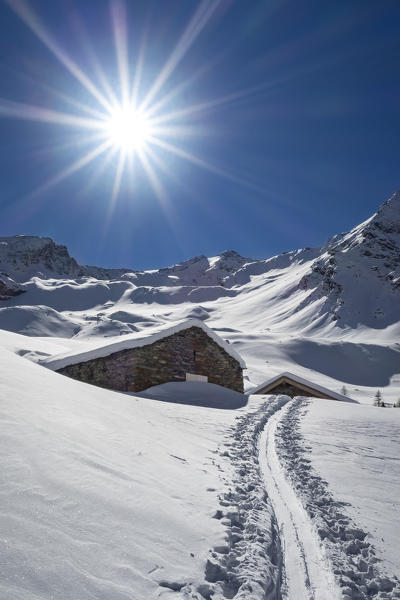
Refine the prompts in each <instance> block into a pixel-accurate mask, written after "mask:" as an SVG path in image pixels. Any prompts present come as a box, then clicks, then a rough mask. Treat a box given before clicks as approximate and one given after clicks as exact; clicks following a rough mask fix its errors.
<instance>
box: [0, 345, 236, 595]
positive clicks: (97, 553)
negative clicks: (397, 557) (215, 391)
mask: <svg viewBox="0 0 400 600" xmlns="http://www.w3.org/2000/svg"><path fill="white" fill-rule="evenodd" d="M0 362H1V365H2V367H1V371H0V417H1V418H0V423H1V424H0V446H1V448H0V463H1V466H0V468H1V472H2V478H1V484H0V485H1V487H0V504H1V510H0V515H1V517H0V521H1V531H2V535H1V541H0V562H1V564H2V577H1V580H0V597H2V598H7V600H50V598H56V599H57V600H71V598H79V600H89V599H90V600H93V598H96V600H109V599H110V598H113V600H128V599H129V600H132V599H133V600H143V599H145V598H146V599H147V598H152V597H157V598H158V597H162V596H161V595H160V594H162V593H164V592H165V593H169V592H171V589H174V587H175V589H178V588H179V586H181V587H183V586H184V585H185V584H186V583H187V582H193V581H196V580H202V578H203V570H204V564H205V561H206V557H207V552H208V549H209V545H210V544H212V545H213V546H220V545H223V544H224V543H225V537H224V535H225V528H224V526H223V524H222V523H221V522H220V521H219V520H218V519H213V518H212V516H213V515H214V514H215V510H216V506H217V505H218V499H217V495H218V494H219V493H221V494H222V493H223V492H224V485H223V483H222V482H221V479H220V477H219V471H218V468H217V467H216V465H215V464H213V457H214V455H215V452H216V451H217V446H218V444H219V442H220V439H221V437H222V436H223V434H224V432H225V431H226V428H227V427H229V426H230V425H231V424H232V422H233V420H234V418H235V411H229V410H218V409H208V408H205V407H197V406H185V405H179V404H171V403H166V402H158V401H155V400H150V399H140V398H135V397H133V396H130V395H125V394H119V393H114V392H109V391H107V390H102V389H99V388H96V387H94V386H90V385H85V384H83V383H80V382H77V381H73V380H71V379H67V378H64V377H62V376H61V375H58V374H55V373H53V372H51V371H49V370H47V369H44V368H43V367H40V366H38V365H35V364H33V363H31V362H30V361H27V360H25V359H24V358H21V357H18V356H16V355H14V354H13V353H11V352H8V351H6V350H3V349H1V351H0ZM182 385H187V386H188V387H187V390H188V391H187V393H188V395H189V396H190V395H192V396H195V389H194V388H195V387H196V386H195V384H182ZM193 385H194V388H193ZM200 385H207V384H200ZM228 393H229V391H228ZM224 460H226V459H224V458H223V457H222V458H221V461H224ZM162 582H163V585H164V587H163V586H161V587H160V585H159V584H160V583H162ZM165 585H167V586H171V587H165ZM171 593H172V592H171Z"/></svg>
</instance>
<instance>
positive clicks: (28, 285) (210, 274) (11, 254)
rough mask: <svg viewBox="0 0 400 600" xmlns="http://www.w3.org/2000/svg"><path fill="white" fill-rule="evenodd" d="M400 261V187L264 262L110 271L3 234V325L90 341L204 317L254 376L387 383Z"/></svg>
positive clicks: (231, 257)
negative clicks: (327, 233)
mask: <svg viewBox="0 0 400 600" xmlns="http://www.w3.org/2000/svg"><path fill="white" fill-rule="evenodd" d="M399 258H400V192H397V193H395V194H394V195H393V196H392V197H391V198H390V199H389V200H388V201H387V202H385V203H384V204H383V205H382V206H381V207H380V208H379V210H378V212H377V213H376V214H374V215H373V216H372V217H371V218H370V219H368V220H367V221H365V222H364V223H361V224H360V225H358V226H357V227H355V228H354V229H352V230H351V231H350V232H348V233H342V234H339V235H336V236H334V237H333V238H331V239H330V240H328V242H327V243H326V244H325V245H324V246H322V247H321V248H304V249H301V250H296V251H293V252H286V253H284V254H280V255H278V256H274V257H272V258H269V259H265V260H254V259H251V258H246V257H243V256H240V255H239V254H238V253H237V252H235V251H232V250H231V251H226V252H223V253H222V254H220V255H218V256H215V257H212V258H207V257H206V256H197V257H195V258H192V259H189V260H187V261H184V262H182V263H179V264H177V265H173V266H170V267H167V268H162V269H155V270H150V271H135V270H130V269H104V268H100V267H91V266H83V265H79V264H78V263H77V261H76V260H75V259H74V258H72V257H71V256H70V255H69V253H68V250H67V249H66V247H65V246H59V245H57V244H55V243H54V242H53V241H52V240H51V239H49V238H39V237H32V236H15V237H8V238H1V239H0V272H1V273H2V280H1V282H0V284H2V286H3V287H2V288H0V297H1V298H2V299H3V300H2V302H1V305H0V328H3V329H6V330H9V331H13V332H17V333H23V334H26V335H31V336H53V337H61V338H65V339H66V340H67V339H70V340H71V343H74V342H78V341H79V342H80V343H84V342H85V343H90V341H91V340H92V339H93V338H97V337H112V336H120V335H125V334H129V333H131V332H132V331H138V330H140V329H143V328H145V327H152V326H154V325H157V324H159V323H163V322H168V321H174V320H178V319H182V318H189V317H195V318H200V319H204V320H207V322H208V324H209V325H210V326H211V327H213V328H215V329H216V330H219V331H220V332H221V331H222V332H224V333H223V335H224V336H225V337H226V338H227V339H228V340H229V341H230V342H231V343H235V344H238V349H239V350H240V351H241V352H242V353H243V354H244V355H245V358H249V357H252V360H250V361H247V362H250V363H252V364H253V366H255V365H258V366H257V369H256V370H255V371H253V372H251V371H250V372H249V378H250V380H251V381H252V382H253V383H259V382H260V381H262V378H263V375H264V374H265V377H264V378H267V377H268V376H272V375H274V374H275V372H276V371H278V370H289V371H293V370H296V369H297V370H298V372H299V374H300V375H304V376H306V377H307V376H309V375H310V373H309V370H310V369H311V370H313V371H317V372H319V373H321V372H322V373H324V374H325V375H326V376H330V377H334V378H335V379H338V378H339V379H340V377H339V374H341V378H342V380H343V381H344V382H345V383H353V384H356V385H363V384H366V385H379V386H384V385H388V383H389V381H390V380H391V377H392V375H393V373H395V372H396V370H395V365H396V364H400V360H399V359H400V353H399V346H398V339H399V335H400V261H399ZM22 292H23V293H22ZM16 294H17V295H16ZM250 338H251V339H252V343H249V339H250ZM265 361H267V363H268V370H267V372H266V369H265V364H266V362H265ZM338 365H339V366H338ZM378 365H379V373H380V374H379V376H378V375H376V376H373V375H372V373H374V372H375V373H377V372H378V371H377V369H376V367H377V366H378ZM397 370H399V369H397ZM307 371H308V372H307ZM323 383H325V384H329V381H325V382H322V381H321V384H323Z"/></svg>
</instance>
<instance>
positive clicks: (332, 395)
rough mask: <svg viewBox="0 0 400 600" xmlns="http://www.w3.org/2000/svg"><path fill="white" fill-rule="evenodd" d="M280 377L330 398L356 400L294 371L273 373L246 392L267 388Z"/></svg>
mask: <svg viewBox="0 0 400 600" xmlns="http://www.w3.org/2000/svg"><path fill="white" fill-rule="evenodd" d="M281 379H288V380H290V381H292V382H293V383H299V384H300V385H304V386H306V387H308V388H311V389H312V390H315V391H316V392H320V393H321V394H324V395H326V396H329V397H330V398H334V399H335V400H341V401H342V402H356V401H355V400H352V399H351V398H348V397H347V396H344V395H343V394H338V393H337V392H333V391H332V390H329V389H328V388H326V387H323V386H322V385H318V384H317V383H314V382H313V381H310V380H308V379H304V378H303V377H299V375H295V374H294V373H290V372H289V371H284V372H283V373H279V375H275V377H272V378H271V379H267V381H264V382H263V383H261V384H260V385H258V386H257V387H255V388H253V389H251V390H249V391H248V392H247V394H248V395H250V394H257V393H259V392H260V391H261V390H263V389H264V388H268V387H270V386H273V384H274V383H278V382H279V381H280V380H281Z"/></svg>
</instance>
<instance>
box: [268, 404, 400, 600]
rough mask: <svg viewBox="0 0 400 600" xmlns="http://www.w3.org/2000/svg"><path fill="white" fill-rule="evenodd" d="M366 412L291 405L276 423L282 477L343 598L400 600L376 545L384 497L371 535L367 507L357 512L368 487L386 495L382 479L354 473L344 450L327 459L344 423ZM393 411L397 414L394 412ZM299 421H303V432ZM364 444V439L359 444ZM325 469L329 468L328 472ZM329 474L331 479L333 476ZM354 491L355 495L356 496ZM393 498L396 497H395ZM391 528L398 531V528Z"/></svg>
mask: <svg viewBox="0 0 400 600" xmlns="http://www.w3.org/2000/svg"><path fill="white" fill-rule="evenodd" d="M331 405H332V406H331ZM366 409H367V407H363V406H357V405H350V404H347V403H346V404H339V403H336V402H332V401H329V400H320V399H307V398H301V397H299V398H296V399H295V400H294V402H293V403H292V407H291V410H288V411H287V412H286V414H284V415H283V417H282V419H281V420H280V423H279V424H278V428H277V436H276V448H277V454H278V457H279V460H280V461H281V463H282V465H283V466H284V468H285V472H286V477H287V478H288V479H289V480H290V482H291V484H292V486H293V488H294V490H295V492H296V495H297V497H298V498H299V499H300V500H301V502H302V505H303V506H304V508H305V509H306V511H307V513H308V515H309V516H310V517H311V518H312V520H313V523H314V525H315V527H316V528H317V531H318V534H319V537H320V540H321V541H322V542H323V545H324V546H325V548H326V552H327V556H328V557H329V559H330V561H331V563H332V566H333V571H334V573H335V575H336V578H337V580H338V582H339V584H340V586H341V591H342V595H343V598H344V600H367V599H370V598H373V599H374V600H378V599H382V598H385V599H388V598H390V599H394V598H400V582H399V580H398V579H397V577H396V571H394V572H390V571H391V570H390V568H389V569H388V566H389V565H388V562H387V560H385V557H384V556H383V554H382V553H381V552H380V551H379V549H378V547H377V545H376V542H377V541H378V535H379V536H381V535H382V533H383V531H384V530H385V528H387V527H388V516H389V515H388V512H387V511H386V500H387V499H386V498H383V499H382V500H381V502H380V509H381V511H382V520H381V525H382V526H383V527H382V528H380V529H379V528H377V529H376V531H375V535H374V534H373V535H371V534H370V530H369V529H368V519H366V518H365V516H366V515H368V510H367V508H366V506H364V507H362V502H361V505H360V508H362V510H357V497H359V498H360V497H361V496H365V497H366V498H368V497H371V490H370V486H371V485H372V487H373V488H375V489H376V487H377V486H378V487H380V484H382V486H381V487H380V490H381V493H382V490H385V492H384V493H385V494H386V489H385V485H384V481H383V479H381V481H380V480H379V477H368V474H367V475H366V476H365V475H364V473H365V471H363V470H362V468H360V465H359V468H358V470H357V472H356V471H355V470H352V468H351V467H350V468H349V460H350V461H351V457H350V458H349V457H347V456H345V453H344V451H343V449H342V450H338V456H337V457H336V459H335V460H334V464H333V462H332V459H331V457H330V453H331V452H332V451H333V453H336V450H335V449H336V448H338V449H340V448H341V442H342V439H343V436H346V433H345V432H346V425H345V423H347V425H348V424H349V423H351V422H352V417H353V419H357V420H358V419H361V421H362V420H363V414H364V413H365V411H366ZM376 410H379V409H376ZM380 410H388V411H389V410H391V409H380ZM314 411H315V412H314ZM392 411H393V412H395V409H392ZM329 414H333V415H335V414H336V416H337V417H338V415H339V414H340V415H341V417H340V418H341V419H343V424H342V425H341V424H340V423H339V419H338V420H337V421H336V423H335V424H334V425H333V426H331V427H329V426H326V422H327V421H328V422H329V418H327V415H329ZM302 419H305V421H304V422H305V423H306V426H305V428H304V425H303V423H302ZM307 421H308V424H307ZM310 422H311V423H315V425H316V426H318V427H320V429H319V430H318V436H316V437H315V438H314V439H313V438H312V435H310V434H309V433H308V432H307V427H309V426H310ZM367 422H368V423H369V425H371V423H370V422H369V421H367ZM353 423H354V422H353ZM342 426H343V431H342V430H341V427H342ZM304 431H305V433H303V432H304ZM357 438H358V436H357V432H356V431H354V432H353V434H352V441H351V444H352V446H353V445H354V448H357V447H358V446H359V444H360V442H361V439H360V438H358V439H357ZM365 442H366V439H365V438H364V439H363V440H362V443H365ZM321 448H322V450H321ZM392 449H393V447H392ZM318 457H319V458H318ZM368 460H370V459H367V460H366V462H365V464H364V468H366V466H367V464H368ZM327 465H329V466H330V468H327ZM333 473H335V475H334V476H333V478H332V474H333ZM338 473H340V474H339V475H338ZM353 475H354V476H355V478H354V479H353V477H352V476H353ZM335 477H336V481H337V482H338V481H339V482H341V484H339V485H335V486H331V485H330V483H331V481H332V479H334V478H335ZM398 481H399V480H398V476H397V477H396V483H393V488H392V489H393V492H394V489H395V488H396V490H397V491H398ZM357 487H358V491H357V492H356V493H354V489H357ZM346 492H347V493H346ZM393 492H391V488H390V486H389V487H388V492H387V495H389V497H390V494H391V493H392V494H393ZM372 495H374V492H372ZM392 498H393V499H394V497H393V495H392ZM396 500H397V495H396ZM366 504H368V502H367V503H366ZM383 515H384V516H383ZM396 519H397V517H396ZM392 524H393V525H394V528H396V526H397V525H395V524H394V523H392ZM366 525H367V527H366V528H365V529H364V527H365V526H366ZM377 534H378V535H377ZM393 541H394V540H393ZM396 543H398V538H397V540H396ZM391 550H392V551H393V552H394V553H395V560H398V553H396V545H394V546H393V547H391ZM397 572H398V571H397ZM327 597H328V598H330V596H327Z"/></svg>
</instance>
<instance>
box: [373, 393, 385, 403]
mask: <svg viewBox="0 0 400 600" xmlns="http://www.w3.org/2000/svg"><path fill="white" fill-rule="evenodd" d="M374 406H385V405H384V403H383V402H382V394H381V391H380V390H378V391H377V392H376V394H375V398H374Z"/></svg>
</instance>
